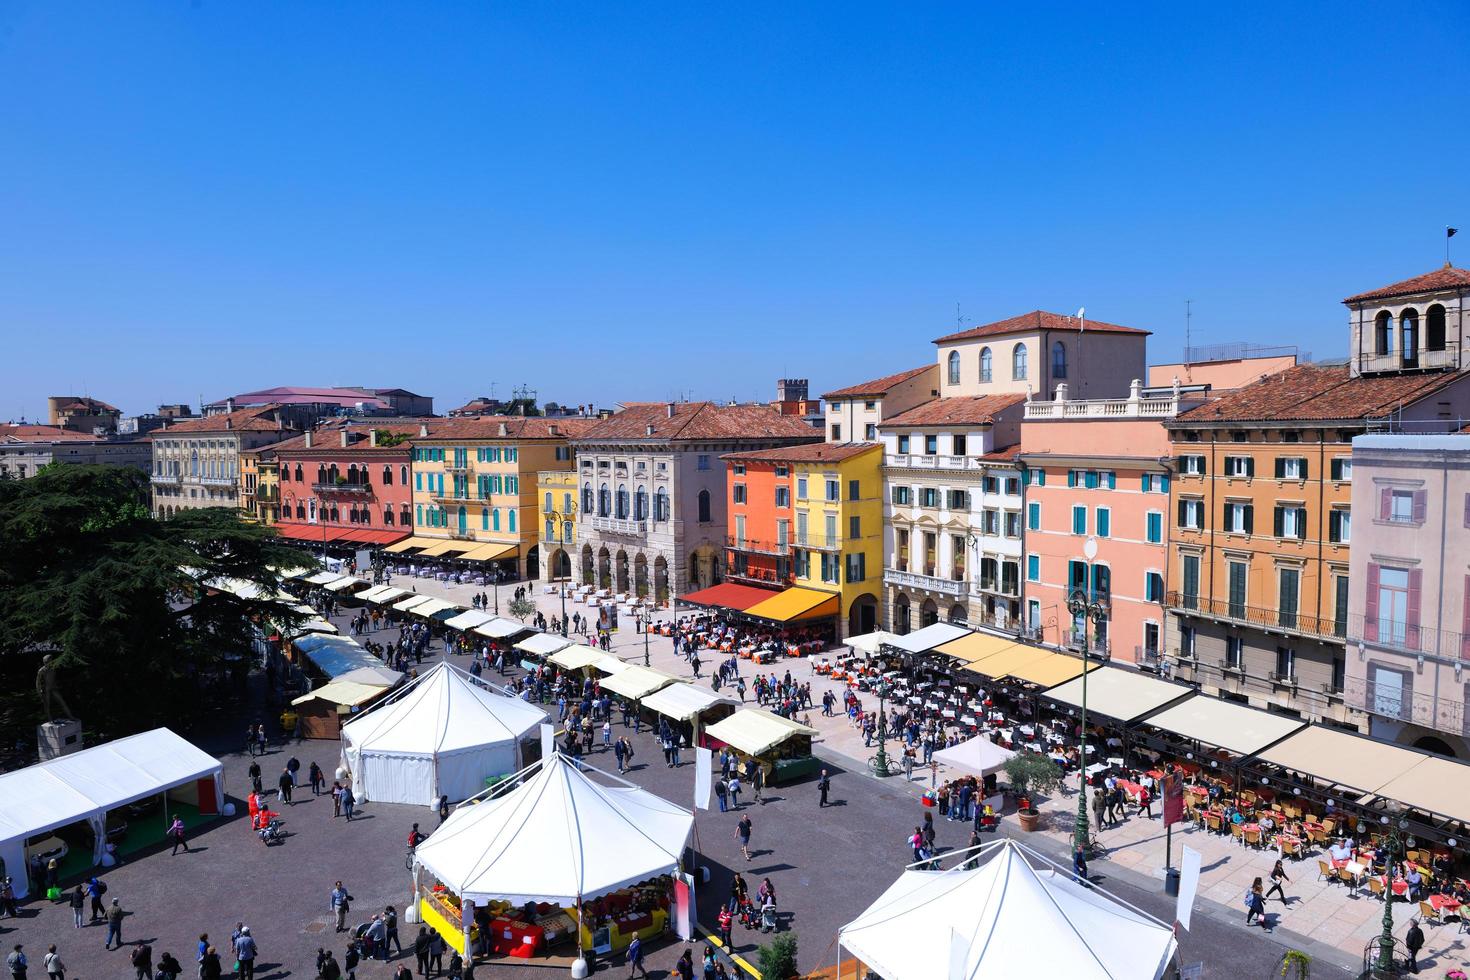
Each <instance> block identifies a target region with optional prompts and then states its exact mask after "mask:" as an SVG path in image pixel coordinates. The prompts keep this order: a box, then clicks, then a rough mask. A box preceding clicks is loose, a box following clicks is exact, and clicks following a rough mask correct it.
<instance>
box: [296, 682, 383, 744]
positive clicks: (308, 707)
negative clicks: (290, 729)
mask: <svg viewBox="0 0 1470 980" xmlns="http://www.w3.org/2000/svg"><path fill="white" fill-rule="evenodd" d="M389 687H390V685H387V684H363V683H359V682H356V681H344V680H335V681H332V682H331V683H329V684H323V685H322V686H321V687H319V688H317V689H316V690H314V691H310V692H308V693H306V694H303V695H301V697H299V698H294V699H292V701H291V707H292V709H294V711H295V714H296V723H297V725H299V726H300V727H299V728H298V729H297V734H298V735H299V736H300V737H301V738H339V737H340V736H341V735H342V725H343V724H344V723H345V722H346V720H347V719H349V718H351V717H352V716H353V715H355V714H357V713H358V712H360V711H362V710H363V709H364V708H366V707H367V706H368V705H370V704H372V703H373V702H374V701H376V700H377V699H378V698H380V697H382V696H383V695H385V694H387V693H388V690H389Z"/></svg>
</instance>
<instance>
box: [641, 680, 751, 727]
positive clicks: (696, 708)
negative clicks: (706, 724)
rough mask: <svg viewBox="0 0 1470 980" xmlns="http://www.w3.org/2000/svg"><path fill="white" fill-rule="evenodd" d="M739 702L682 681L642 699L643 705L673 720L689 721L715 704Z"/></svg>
mask: <svg viewBox="0 0 1470 980" xmlns="http://www.w3.org/2000/svg"><path fill="white" fill-rule="evenodd" d="M739 703H740V702H738V701H736V700H735V699H734V698H727V697H725V696H724V695H721V694H716V693H714V692H713V691H709V690H706V689H705V688H702V687H695V686H694V685H693V684H686V683H684V682H682V681H681V682H679V683H677V684H670V685H669V686H668V687H666V688H664V689H663V690H661V691H654V692H653V693H652V694H650V695H648V696H647V697H645V698H644V699H643V707H645V708H648V709H649V710H650V711H656V712H658V713H659V714H661V715H663V716H664V717H666V718H672V719H673V720H674V721H690V720H692V719H693V718H694V716H695V715H697V714H700V713H701V712H705V711H708V710H709V709H710V708H713V707H714V706H715V705H717V704H739Z"/></svg>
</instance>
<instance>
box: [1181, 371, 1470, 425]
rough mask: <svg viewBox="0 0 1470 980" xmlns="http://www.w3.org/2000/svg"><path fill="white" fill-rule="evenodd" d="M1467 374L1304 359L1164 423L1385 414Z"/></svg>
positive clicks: (1336, 417)
mask: <svg viewBox="0 0 1470 980" xmlns="http://www.w3.org/2000/svg"><path fill="white" fill-rule="evenodd" d="M1463 377H1464V375H1462V374H1458V373H1454V374H1449V373H1440V374H1383V375H1364V376H1361V377H1357V378H1352V377H1349V376H1348V369H1347V366H1346V365H1333V366H1330V367H1328V366H1319V365H1314V364H1300V365H1297V366H1296V367H1292V368H1287V369H1286V370H1285V371H1280V372H1278V373H1276V374H1272V375H1267V376H1266V377H1264V378H1262V379H1261V380H1260V381H1256V382H1253V383H1251V384H1248V385H1246V386H1245V387H1243V388H1236V389H1234V390H1233V391H1229V392H1226V393H1225V394H1223V395H1221V396H1220V397H1219V398H1217V399H1215V400H1214V401H1209V402H1206V403H1205V404H1203V405H1200V406H1199V407H1198V408H1192V409H1190V410H1189V411H1187V412H1181V413H1180V414H1179V415H1177V416H1175V417H1174V418H1173V419H1170V420H1168V421H1166V422H1165V423H1164V424H1165V426H1166V427H1168V428H1171V429H1172V428H1188V427H1189V426H1191V425H1202V424H1204V425H1207V424H1209V423H1211V422H1287V421H1332V420H1357V419H1370V418H1381V417H1382V416H1384V415H1387V414H1388V413H1389V412H1392V411H1393V410H1394V409H1397V408H1399V407H1400V406H1403V405H1409V404H1412V403H1414V402H1416V401H1419V400H1420V399H1422V398H1425V397H1426V396H1428V395H1432V394H1433V393H1434V392H1436V391H1438V390H1440V389H1441V388H1444V387H1447V386H1449V385H1451V384H1454V383H1455V382H1456V381H1459V380H1461V379H1462V378H1463Z"/></svg>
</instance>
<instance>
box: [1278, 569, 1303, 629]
mask: <svg viewBox="0 0 1470 980" xmlns="http://www.w3.org/2000/svg"><path fill="white" fill-rule="evenodd" d="M1301 582H1302V573H1301V572H1300V571H1299V570H1298V569H1295V568H1283V569H1280V570H1279V572H1278V573H1277V576H1276V601H1277V606H1276V608H1277V613H1278V616H1279V620H1278V622H1279V623H1280V625H1282V626H1285V627H1286V628H1287V629H1296V614H1297V609H1298V608H1299V607H1300V604H1301Z"/></svg>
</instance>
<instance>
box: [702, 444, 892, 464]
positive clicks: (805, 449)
mask: <svg viewBox="0 0 1470 980" xmlns="http://www.w3.org/2000/svg"><path fill="white" fill-rule="evenodd" d="M882 445H883V444H882V443H881V442H809V443H806V444H805V445H796V446H778V447H776V448H775V449H751V450H749V451H747V452H743V453H726V454H725V455H723V456H721V457H720V458H721V459H730V460H734V461H735V462H737V463H738V462H742V461H750V462H756V463H841V462H843V461H844V460H848V459H852V458H853V457H854V456H861V455H862V454H863V453H865V452H867V451H868V450H870V449H877V448H879V447H880V446H882Z"/></svg>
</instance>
